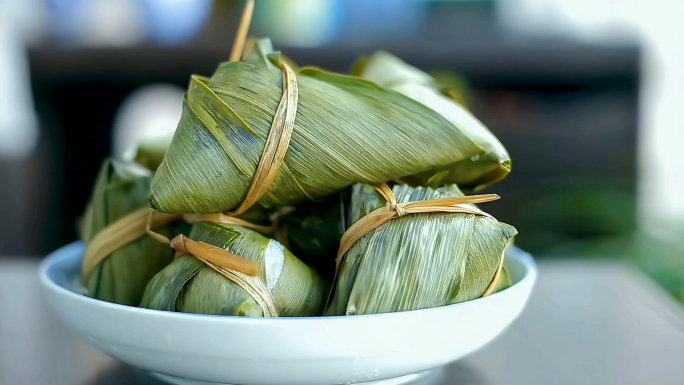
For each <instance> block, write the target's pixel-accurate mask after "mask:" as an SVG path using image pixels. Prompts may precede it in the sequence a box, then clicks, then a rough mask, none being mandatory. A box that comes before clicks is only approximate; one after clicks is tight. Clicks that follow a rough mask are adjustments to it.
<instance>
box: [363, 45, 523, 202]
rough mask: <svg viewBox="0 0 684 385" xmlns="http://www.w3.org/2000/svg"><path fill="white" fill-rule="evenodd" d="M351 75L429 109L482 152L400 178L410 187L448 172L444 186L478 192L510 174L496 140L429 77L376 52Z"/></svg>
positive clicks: (509, 165)
mask: <svg viewBox="0 0 684 385" xmlns="http://www.w3.org/2000/svg"><path fill="white" fill-rule="evenodd" d="M352 74H354V75H357V76H361V77H363V78H366V79H369V80H372V81H374V82H376V83H378V84H380V85H383V86H386V87H388V88H390V89H392V90H395V91H397V92H399V93H401V94H403V95H406V96H408V97H410V98H412V99H414V100H416V101H417V102H420V103H422V104H423V105H425V106H427V107H429V108H431V109H433V110H434V111H435V112H437V113H439V114H441V115H442V116H443V117H444V118H445V119H447V120H448V121H449V122H451V123H452V124H454V125H455V126H456V127H458V128H459V129H460V130H461V131H462V132H463V133H465V134H466V135H467V136H468V137H469V138H470V139H471V140H472V141H473V142H475V143H476V144H477V145H478V146H480V147H482V148H483V149H484V153H483V154H479V155H475V156H473V157H470V158H467V159H459V160H458V161H456V162H454V163H452V164H449V165H446V166H442V167H437V168H436V169H433V170H429V171H425V172H421V173H418V174H416V175H413V176H411V177H407V178H403V179H404V180H405V181H406V182H408V183H410V184H413V185H425V184H426V181H427V180H428V179H429V178H430V177H431V176H432V175H434V174H435V173H438V172H443V171H448V173H449V174H448V175H447V176H446V177H445V178H444V179H443V183H444V184H451V183H456V184H458V185H459V186H461V187H463V188H467V189H470V190H475V191H477V190H481V189H482V188H484V187H487V186H489V185H491V184H492V183H495V182H497V181H500V180H502V179H503V178H505V177H506V176H507V175H508V173H510V171H511V159H510V156H509V155H508V152H507V151H506V149H505V148H504V146H503V145H502V144H501V142H499V140H498V139H497V138H496V137H495V136H494V135H493V134H492V133H491V132H490V131H489V130H488V129H487V127H485V126H484V125H483V124H482V123H481V122H480V121H479V120H478V119H477V118H475V117H474V116H473V115H472V114H471V113H470V112H469V111H468V110H467V109H465V108H464V107H463V106H461V105H460V104H459V103H457V102H456V101H454V100H453V99H451V98H449V97H447V96H445V95H443V94H442V93H441V92H440V90H439V87H438V85H437V83H436V81H435V79H433V78H432V77H431V76H430V75H428V74H427V73H425V72H423V71H421V70H419V69H417V68H415V67H412V66H410V65H408V64H407V63H405V62H403V61H402V60H400V59H399V58H397V57H395V56H393V55H391V54H389V53H387V52H382V51H379V52H376V53H375V54H373V55H372V56H370V57H367V58H362V59H360V61H359V62H358V63H357V64H356V65H355V66H354V67H353V69H352Z"/></svg>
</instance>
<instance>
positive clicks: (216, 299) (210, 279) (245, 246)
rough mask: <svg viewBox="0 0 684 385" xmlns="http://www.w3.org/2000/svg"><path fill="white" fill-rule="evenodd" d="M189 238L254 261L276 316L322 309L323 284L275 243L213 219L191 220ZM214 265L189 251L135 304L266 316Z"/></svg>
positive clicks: (252, 298) (309, 270) (325, 292)
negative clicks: (210, 220) (203, 220)
mask: <svg viewBox="0 0 684 385" xmlns="http://www.w3.org/2000/svg"><path fill="white" fill-rule="evenodd" d="M189 239H191V240H193V241H195V242H202V243H204V244H208V245H213V246H215V247H218V248H220V249H223V250H228V251H229V252H231V253H234V254H236V255H238V256H240V257H242V258H245V259H247V260H249V261H254V262H256V263H257V264H258V278H259V279H260V280H261V282H263V284H264V285H265V288H266V289H267V290H268V293H267V295H269V296H272V299H273V301H274V307H275V310H276V311H277V315H278V316H281V317H287V316H312V315H320V314H321V313H322V311H323V309H322V307H323V302H324V300H325V296H326V294H327V291H326V289H327V284H326V283H325V282H324V280H323V279H322V278H321V277H320V276H319V275H318V274H317V273H316V272H315V271H314V270H312V269H311V268H309V267H308V266H307V265H306V264H304V263H303V262H301V261H300V260H299V259H297V258H296V257H295V256H294V255H292V253H290V251H289V250H287V249H286V248H284V247H283V246H282V245H281V244H280V243H279V242H277V241H275V240H271V239H268V238H266V237H264V236H262V235H260V234H258V233H256V232H254V231H252V230H249V229H246V228H244V227H240V226H236V225H228V224H218V223H212V222H198V223H196V224H194V225H193V226H192V230H191V232H190V236H189ZM213 266H214V265H212V264H211V263H208V262H204V261H203V260H200V259H199V258H197V257H195V256H192V255H183V256H181V257H179V258H177V259H176V260H175V261H174V262H173V263H171V264H170V265H169V266H167V267H166V268H165V269H163V270H162V271H161V272H159V274H157V275H156V276H155V277H154V278H153V279H152V280H151V281H150V283H149V285H148V287H147V289H146V291H145V295H144V298H143V300H142V302H141V305H140V306H141V307H146V308H150V309H158V310H169V311H178V312H186V313H200V314H216V315H234V316H250V317H261V316H264V315H265V311H264V309H263V307H262V306H260V304H259V301H258V300H256V299H255V298H254V297H253V296H252V295H251V294H250V293H249V292H248V291H247V290H245V289H244V287H243V286H241V285H239V284H238V283H236V282H235V281H233V280H231V279H229V278H228V277H226V276H225V275H223V274H220V272H219V271H220V270H221V269H215V268H213ZM224 271H225V270H224Z"/></svg>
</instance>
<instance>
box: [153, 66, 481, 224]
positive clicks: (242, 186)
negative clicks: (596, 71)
mask: <svg viewBox="0 0 684 385" xmlns="http://www.w3.org/2000/svg"><path fill="white" fill-rule="evenodd" d="M267 56H268V58H269V60H271V61H273V60H284V59H282V58H281V59H278V58H276V57H274V56H273V55H267ZM248 59H249V60H250V61H251V60H252V59H251V58H249V57H248ZM297 81H298V86H299V105H298V109H297V117H296V120H295V127H294V133H293V135H292V140H291V143H290V147H289V150H288V153H287V155H286V157H285V161H284V164H283V166H282V167H281V170H280V173H279V174H278V176H277V177H276V179H275V181H274V182H273V184H272V185H271V188H270V190H269V191H268V193H267V194H266V195H265V196H264V197H263V198H262V200H261V202H260V203H261V204H262V205H263V206H265V207H272V206H274V205H281V204H290V203H296V202H300V201H303V200H306V199H313V198H318V197H322V196H325V195H328V194H331V193H333V192H335V191H338V190H341V189H343V188H344V187H347V186H350V185H351V184H353V183H355V182H364V183H378V182H382V181H387V180H392V179H395V178H399V177H403V176H406V175H410V174H416V173H419V172H422V171H427V170H430V169H434V168H435V167H438V166H441V165H446V164H450V163H454V162H457V161H459V160H464V159H469V158H471V157H473V156H476V155H478V154H481V153H482V152H483V150H482V149H481V148H480V147H478V146H477V145H476V144H475V143H473V142H472V141H471V140H470V139H469V138H468V137H467V136H466V135H465V134H464V133H463V132H461V130H460V129H459V128H457V127H455V126H454V125H453V124H452V123H450V122H449V121H448V120H447V119H445V118H444V117H442V116H441V115H439V114H437V113H435V112H434V111H433V110H432V109H430V108H427V107H426V106H424V105H422V104H421V103H418V102H416V101H414V100H412V99H411V98H408V97H406V96H404V95H402V94H400V93H398V92H395V91H392V90H389V89H387V88H384V87H382V86H378V85H376V84H374V83H372V82H369V81H367V80H363V79H359V78H356V77H351V76H347V75H339V74H334V73H330V72H326V71H322V70H319V69H312V68H306V69H302V70H301V72H300V73H299V74H298V76H297ZM281 97H282V71H281V70H280V69H277V68H274V67H270V66H266V65H263V64H258V65H255V64H250V63H246V62H236V63H222V64H221V65H220V66H219V68H218V69H217V70H216V72H215V73H214V75H213V76H212V77H211V78H210V79H206V78H201V77H196V76H195V77H193V79H192V80H191V83H190V87H189V90H188V94H187V99H186V102H185V103H184V106H183V115H182V117H181V121H180V123H179V125H178V129H177V132H176V135H175V137H174V139H173V141H172V143H171V146H170V148H169V151H168V153H167V156H166V158H165V160H164V162H162V164H161V166H160V167H159V169H158V170H157V173H156V174H155V176H154V179H153V181H152V186H151V191H150V204H151V206H152V207H154V208H155V209H157V210H159V211H162V212H203V213H207V212H217V211H226V210H231V209H233V208H235V207H236V206H237V205H238V204H239V203H240V202H241V201H242V200H243V198H244V197H245V195H246V192H247V189H248V188H249V186H250V184H251V181H252V176H253V174H254V171H255V170H256V167H257V164H258V162H259V159H260V157H261V153H262V151H263V148H264V145H265V140H266V138H267V136H268V133H269V130H270V125H271V122H272V121H273V116H274V114H275V111H276V109H277V106H278V104H279V101H280V99H281Z"/></svg>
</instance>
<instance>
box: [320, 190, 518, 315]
mask: <svg viewBox="0 0 684 385" xmlns="http://www.w3.org/2000/svg"><path fill="white" fill-rule="evenodd" d="M393 191H394V194H395V195H396V197H397V202H398V203H406V202H415V201H423V200H430V199H439V198H446V197H454V196H462V195H463V194H462V193H460V191H459V190H458V188H457V187H456V186H450V188H438V189H433V188H428V187H417V188H414V187H410V186H408V185H396V186H394V188H393ZM386 203H387V202H385V201H384V199H382V198H381V197H380V196H379V195H378V194H377V192H376V191H375V189H374V188H373V187H372V186H369V185H362V184H360V185H355V186H354V188H353V193H352V199H351V206H350V212H349V219H350V221H349V223H348V226H351V225H352V224H353V223H355V222H356V221H357V220H359V219H360V218H362V217H363V216H365V215H367V214H368V213H370V212H371V211H373V210H375V209H377V208H379V207H382V206H384V205H385V204H386ZM515 234H516V230H515V228H513V227H512V226H509V225H507V224H504V223H501V222H498V221H496V220H495V219H493V218H488V217H483V216H476V215H470V214H447V213H429V214H412V215H407V216H404V217H401V218H395V219H392V220H390V221H389V222H387V223H384V224H383V225H381V226H379V227H378V228H376V229H375V230H373V231H371V232H369V233H368V234H366V235H365V236H363V237H362V238H361V239H360V240H359V241H358V242H357V243H356V245H354V246H353V247H352V248H351V249H350V250H349V251H348V252H347V254H346V256H345V258H344V261H343V262H342V264H341V265H340V270H339V273H338V276H337V283H336V285H335V293H334V296H333V300H332V302H331V306H330V307H329V309H328V314H330V315H343V314H346V315H353V314H374V313H387V312H396V311H406V310H415V309H423V308H429V307H435V306H443V305H449V304H453V303H458V302H463V301H468V300H471V299H474V298H478V297H480V296H482V294H483V293H484V291H485V290H486V289H487V287H488V286H489V284H490V283H491V281H492V279H493V277H494V274H495V273H496V270H497V268H498V266H499V263H500V262H501V258H502V252H503V250H504V248H505V247H506V244H507V242H508V240H509V239H510V238H511V237H513V236H514V235H515Z"/></svg>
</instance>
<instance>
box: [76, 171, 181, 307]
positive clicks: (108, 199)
mask: <svg viewBox="0 0 684 385" xmlns="http://www.w3.org/2000/svg"><path fill="white" fill-rule="evenodd" d="M151 177H152V176H151V173H150V171H149V170H146V169H144V168H143V167H142V166H138V165H135V164H132V163H121V162H117V161H114V160H110V159H107V160H105V162H104V163H103V165H102V168H101V169H100V173H99V175H98V178H97V182H96V184H95V187H94V190H93V194H92V197H91V199H90V203H89V205H88V207H87V209H86V213H85V216H84V218H83V221H82V222H81V238H82V239H83V241H84V242H85V244H86V247H87V246H88V244H90V242H91V241H92V240H93V238H94V237H95V236H96V235H97V234H98V233H99V232H100V231H102V230H103V229H104V228H106V227H107V226H109V225H110V224H112V223H114V222H115V221H117V220H118V219H120V218H122V217H124V216H125V215H127V214H129V213H131V212H133V211H135V210H138V209H140V208H141V207H144V206H145V205H146V203H147V193H148V191H149V185H150V180H151ZM172 228H173V225H169V226H164V227H162V228H159V229H157V231H158V232H159V233H160V234H164V235H165V236H170V235H171V233H172ZM172 259H173V250H172V249H171V248H170V247H169V246H168V245H164V244H161V243H159V242H157V241H155V240H154V239H152V238H150V237H148V236H143V237H141V238H139V239H137V240H135V241H133V242H131V243H129V244H127V245H125V246H123V247H121V248H120V249H119V250H117V251H115V252H114V253H112V254H111V255H110V256H109V257H108V258H106V259H105V260H104V261H103V262H101V263H100V264H99V265H97V266H96V267H95V269H94V270H93V273H92V274H91V276H90V280H89V281H88V283H87V285H86V288H87V294H88V295H89V296H91V297H93V298H97V299H101V300H104V301H109V302H115V303H120V304H124V305H131V306H137V305H138V304H139V303H140V300H141V298H142V295H143V292H144V290H145V287H146V285H147V283H148V281H149V280H150V279H151V278H152V277H153V276H154V275H155V274H156V273H157V272H159V271H160V270H161V269H162V268H163V267H164V266H166V265H168V264H169V263H171V261H172Z"/></svg>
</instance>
